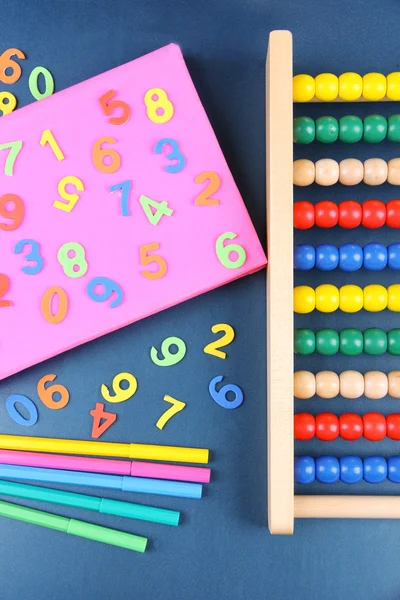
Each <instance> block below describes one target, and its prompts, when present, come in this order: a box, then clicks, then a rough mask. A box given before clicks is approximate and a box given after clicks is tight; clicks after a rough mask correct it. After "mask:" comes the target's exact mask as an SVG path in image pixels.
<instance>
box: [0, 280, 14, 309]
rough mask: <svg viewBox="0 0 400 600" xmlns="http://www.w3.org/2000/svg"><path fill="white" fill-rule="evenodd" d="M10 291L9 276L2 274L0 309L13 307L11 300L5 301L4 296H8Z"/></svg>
mask: <svg viewBox="0 0 400 600" xmlns="http://www.w3.org/2000/svg"><path fill="white" fill-rule="evenodd" d="M9 289H10V280H9V278H8V277H7V275H4V273H0V308H4V307H6V306H12V302H11V300H6V299H4V296H5V295H6V294H7V292H8V290H9Z"/></svg>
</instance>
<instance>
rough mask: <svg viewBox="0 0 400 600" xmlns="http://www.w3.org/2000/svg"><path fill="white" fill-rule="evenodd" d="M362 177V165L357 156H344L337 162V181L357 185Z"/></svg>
mask: <svg viewBox="0 0 400 600" xmlns="http://www.w3.org/2000/svg"><path fill="white" fill-rule="evenodd" d="M363 177H364V165H363V164H362V162H361V160H358V158H345V159H344V160H341V161H340V163H339V181H340V183H341V184H343V185H357V184H358V183H361V182H362V180H363Z"/></svg>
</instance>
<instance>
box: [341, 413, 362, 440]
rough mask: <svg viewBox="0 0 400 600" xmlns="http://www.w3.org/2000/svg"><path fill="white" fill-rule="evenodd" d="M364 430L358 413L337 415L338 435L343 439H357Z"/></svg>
mask: <svg viewBox="0 0 400 600" xmlns="http://www.w3.org/2000/svg"><path fill="white" fill-rule="evenodd" d="M363 430H364V426H363V420H362V418H361V417H360V415H356V414H354V413H346V414H344V415H340V417H339V431H340V437H342V438H343V439H344V440H358V439H359V438H360V437H362V434H363Z"/></svg>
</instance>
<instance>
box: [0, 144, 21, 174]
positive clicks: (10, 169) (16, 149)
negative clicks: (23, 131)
mask: <svg viewBox="0 0 400 600" xmlns="http://www.w3.org/2000/svg"><path fill="white" fill-rule="evenodd" d="M22 146H23V144H22V142H21V141H18V142H7V143H5V144H0V150H9V153H8V155H7V158H6V162H5V165H4V173H5V174H6V175H9V176H11V177H12V176H13V175H14V164H15V161H16V160H17V156H18V154H19V153H20V152H21V150H22Z"/></svg>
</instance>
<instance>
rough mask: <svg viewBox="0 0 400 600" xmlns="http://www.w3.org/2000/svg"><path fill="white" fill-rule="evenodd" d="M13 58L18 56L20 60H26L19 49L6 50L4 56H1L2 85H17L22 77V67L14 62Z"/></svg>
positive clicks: (0, 76) (0, 74) (0, 75)
mask: <svg viewBox="0 0 400 600" xmlns="http://www.w3.org/2000/svg"><path fill="white" fill-rule="evenodd" d="M12 56H16V57H17V58H19V59H20V60H24V59H25V54H24V53H23V52H22V50H18V48H8V50H4V52H3V54H1V55H0V81H1V82H2V83H7V84H10V83H15V82H16V81H18V79H19V78H20V77H21V73H22V69H21V65H20V64H19V63H17V61H15V60H13V59H12V58H11V57H12ZM10 70H11V73H10Z"/></svg>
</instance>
